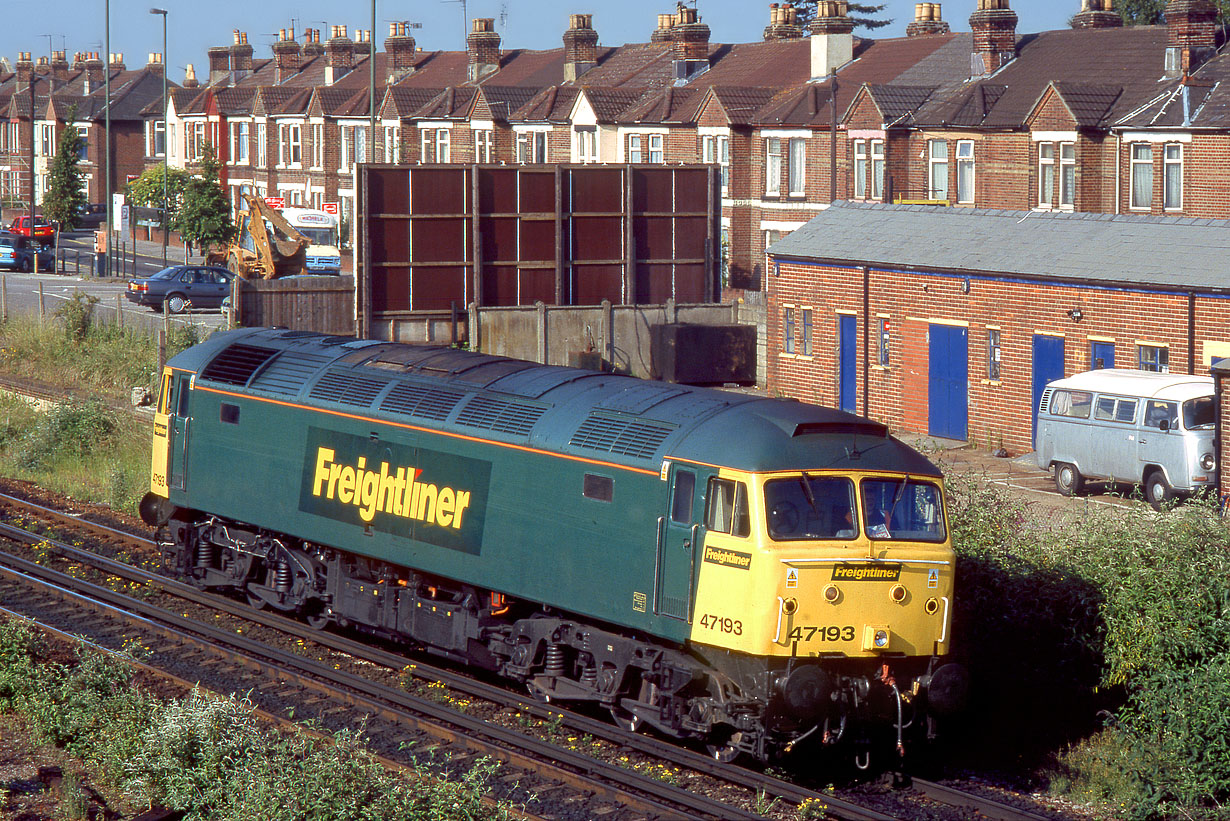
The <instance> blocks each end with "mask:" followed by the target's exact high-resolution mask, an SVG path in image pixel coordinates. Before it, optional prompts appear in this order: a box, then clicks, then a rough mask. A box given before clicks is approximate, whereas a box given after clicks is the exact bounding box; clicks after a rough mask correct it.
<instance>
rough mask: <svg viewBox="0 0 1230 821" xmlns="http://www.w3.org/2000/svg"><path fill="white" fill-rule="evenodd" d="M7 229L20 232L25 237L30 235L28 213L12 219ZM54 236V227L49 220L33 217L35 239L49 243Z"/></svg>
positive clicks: (16, 232) (15, 232)
mask: <svg viewBox="0 0 1230 821" xmlns="http://www.w3.org/2000/svg"><path fill="white" fill-rule="evenodd" d="M9 230H10V231H12V232H13V233H14V234H21V235H22V236H26V237H28V236H30V215H29V214H26V215H25V216H21V217H17V218H16V219H14V220H13V222H12V224H10V225H9ZM55 236H56V229H55V227H54V226H53V225H52V224H51V223H50V222H47V221H46V220H45V219H43V218H42V217H35V218H34V238H35V239H37V240H38V241H39V242H41V243H44V244H46V243H50V242H51V241H53V240H54V239H55Z"/></svg>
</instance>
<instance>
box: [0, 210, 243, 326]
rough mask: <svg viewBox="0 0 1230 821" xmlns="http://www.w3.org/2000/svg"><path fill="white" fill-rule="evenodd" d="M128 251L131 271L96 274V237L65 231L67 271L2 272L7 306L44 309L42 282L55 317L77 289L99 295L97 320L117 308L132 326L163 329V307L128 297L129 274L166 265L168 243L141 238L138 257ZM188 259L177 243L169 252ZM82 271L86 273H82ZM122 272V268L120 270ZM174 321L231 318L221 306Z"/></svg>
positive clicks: (210, 322) (20, 310)
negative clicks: (164, 250) (140, 303)
mask: <svg viewBox="0 0 1230 821" xmlns="http://www.w3.org/2000/svg"><path fill="white" fill-rule="evenodd" d="M126 250H127V251H128V255H127V259H126V261H125V263H124V273H125V274H126V275H125V276H114V277H94V276H91V275H90V265H91V264H92V262H93V259H94V236H93V233H92V232H90V231H74V232H68V231H65V232H64V233H63V234H62V235H61V237H60V260H61V262H62V266H57V268H58V267H64V268H65V269H66V273H40V274H21V273H12V272H7V273H4V274H0V279H2V280H3V282H4V289H5V291H6V293H7V298H8V300H7V306H8V310H9V312H10V313H13V314H30V315H38V314H39V286H40V285H41V286H42V310H43V313H44V315H45V316H47V317H50V316H52V315H53V314H54V313H55V310H56V308H57V307H59V305H60V304H61V303H62V302H65V301H67V300H69V299H72V297H73V293H74V292H81V293H84V294H89V295H91V296H94V297H97V298H98V304H97V305H95V306H94V316H95V319H96V321H101V322H114V321H115V319H116V312H117V310H118V311H122V313H123V315H122V321H123V323H124V324H125V325H126V326H145V327H149V328H151V329H152V328H157V327H159V326H160V325H161V324H162V321H163V317H162V313H161V311H153V310H151V309H149V308H144V307H140V306H137V305H135V304H133V303H131V302H129V301H128V300H127V299H126V298H125V297H124V292H125V291H126V290H127V283H128V280H129V279H132V278H134V277H143V276H149V275H150V274H153V273H156V272H157V271H160V270H162V268H163V267H164V266H163V264H162V246H161V245H160V244H157V243H152V242H144V241H141V242H138V243H137V254H136V257H135V259H133V257H132V253H131V252H132V249H131V248H129V249H126ZM183 261H184V252H183V249H182V248H171V249H169V251H168V258H167V262H168V264H170V265H176V264H179V263H182V262H183ZM191 261H192V262H200V261H201V257H200V256H199V255H195V256H193V257H192V258H191ZM78 271H80V273H78ZM117 273H118V272H117ZM169 321H170V322H171V323H175V324H181V325H188V324H192V325H196V326H198V327H202V326H203V327H204V328H205V329H207V330H210V331H212V330H214V329H217V328H222V327H225V325H226V319H225V317H224V316H223V315H222V314H221V312H219V311H217V310H213V311H203V310H202V311H188V312H185V313H183V314H180V315H175V316H171V317H170V318H169Z"/></svg>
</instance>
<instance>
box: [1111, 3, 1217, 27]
mask: <svg viewBox="0 0 1230 821" xmlns="http://www.w3.org/2000/svg"><path fill="white" fill-rule="evenodd" d="M1166 2H1167V0H1119V2H1117V3H1116V4H1115V11H1117V12H1119V16H1120V17H1122V18H1123V23H1124V25H1128V26H1156V25H1160V24H1162V23H1164V22H1165V19H1164V18H1165V13H1166ZM1213 5H1215V6H1217V22H1218V23H1219V24H1222V25H1225V24H1226V23H1230V0H1213Z"/></svg>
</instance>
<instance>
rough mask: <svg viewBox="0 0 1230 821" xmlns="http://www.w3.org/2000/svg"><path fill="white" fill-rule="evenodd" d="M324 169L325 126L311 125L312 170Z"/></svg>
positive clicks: (319, 124)
mask: <svg viewBox="0 0 1230 821" xmlns="http://www.w3.org/2000/svg"><path fill="white" fill-rule="evenodd" d="M324 167H325V124H324V123H312V168H324Z"/></svg>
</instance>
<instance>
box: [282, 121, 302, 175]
mask: <svg viewBox="0 0 1230 821" xmlns="http://www.w3.org/2000/svg"><path fill="white" fill-rule="evenodd" d="M282 143H283V149H282V162H283V164H284V165H291V166H299V165H302V164H303V127H302V126H298V125H285V126H282Z"/></svg>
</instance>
